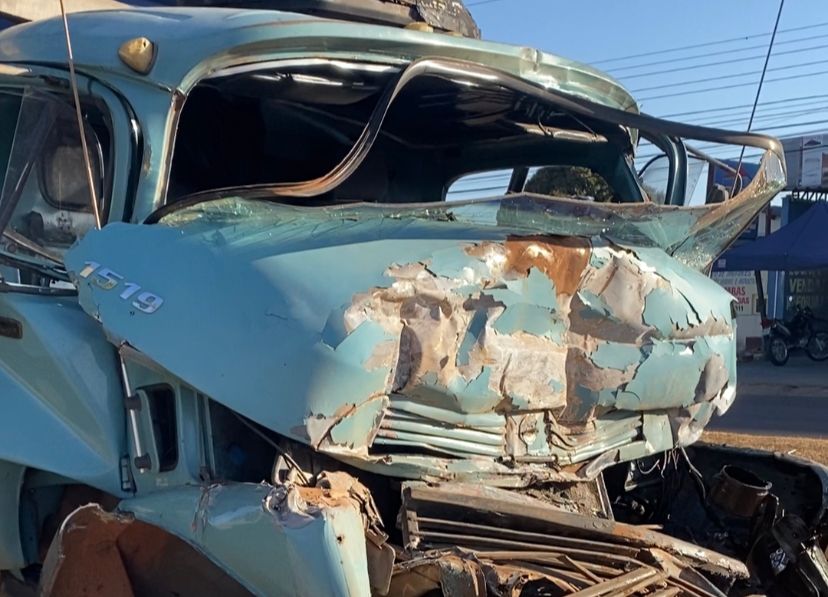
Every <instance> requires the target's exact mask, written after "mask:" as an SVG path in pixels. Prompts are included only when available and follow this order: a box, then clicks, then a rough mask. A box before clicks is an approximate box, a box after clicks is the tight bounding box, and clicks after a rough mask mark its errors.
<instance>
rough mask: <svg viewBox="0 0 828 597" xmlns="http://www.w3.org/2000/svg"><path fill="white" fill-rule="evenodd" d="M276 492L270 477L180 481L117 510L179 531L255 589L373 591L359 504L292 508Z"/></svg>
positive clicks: (309, 596) (278, 592)
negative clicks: (266, 480)
mask: <svg viewBox="0 0 828 597" xmlns="http://www.w3.org/2000/svg"><path fill="white" fill-rule="evenodd" d="M294 491H295V490H294ZM273 492H274V488H273V487H271V486H269V485H266V484H260V485H254V484H230V485H213V486H209V487H198V486H189V487H179V488H176V489H171V490H169V491H166V492H159V493H155V494H153V495H151V496H148V497H138V498H133V499H129V500H125V501H122V502H121V503H120V504H119V506H118V509H119V510H121V511H123V512H131V513H132V514H134V515H135V518H136V519H138V520H141V521H143V522H146V523H149V524H152V525H155V526H157V527H160V528H162V529H164V530H166V531H168V532H170V533H172V534H174V535H176V536H178V537H180V538H181V539H183V540H184V541H186V542H187V543H189V544H190V545H192V546H194V547H196V548H197V549H198V550H199V551H201V552H202V553H204V554H205V555H206V556H207V557H209V558H210V559H211V560H213V561H214V562H215V563H216V564H218V565H219V566H221V568H222V569H223V570H225V571H226V572H227V573H228V574H230V575H231V576H232V577H233V578H235V579H236V580H238V581H239V582H240V583H242V585H244V586H245V587H246V588H247V589H249V590H250V591H252V592H253V593H254V594H256V595H274V596H280V595H285V596H286V597H287V596H293V595H297V596H307V597H316V596H318V595H331V596H340V595H341V596H343V597H344V596H349V595H368V594H370V588H369V581H368V565H367V561H366V555H365V535H364V530H363V518H362V515H361V514H360V512H359V510H358V509H357V508H356V506H350V507H349V506H338V507H335V508H331V507H324V506H323V507H322V508H321V510H319V511H314V508H312V507H311V508H301V507H300V509H299V510H294V511H291V510H290V508H288V507H287V506H285V505H284V502H281V501H279V500H278V499H276V498H275V496H274V494H273ZM280 504H281V506H280V509H274V508H275V507H276V506H278V505H280ZM339 538H341V540H339Z"/></svg>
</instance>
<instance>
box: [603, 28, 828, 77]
mask: <svg viewBox="0 0 828 597" xmlns="http://www.w3.org/2000/svg"><path fill="white" fill-rule="evenodd" d="M826 37H828V34H825V33H823V34H820V35H809V36H808V37H798V38H796V39H788V40H785V41H780V42H778V43H777V44H776V45H777V46H781V45H788V44H793V43H799V42H801V41H812V40H815V39H825V38H826ZM764 47H766V46H765V45H764V44H762V45H756V46H747V47H744V48H728V49H727V50H720V51H717V52H706V53H704V54H693V55H692V56H681V57H678V58H670V59H668V60H657V61H655V62H645V63H642V64H633V65H629V66H621V67H618V68H615V69H612V70H610V71H609V73H610V74H611V75H613V76H617V77H623V76H624V75H620V74H619V73H620V71H622V70H633V69H637V68H644V67H646V66H658V65H660V64H674V63H676V62H686V61H687V60H696V59H699V58H709V57H710V56H721V55H722V54H733V53H734V52H747V51H748V50H756V49H759V48H764Z"/></svg>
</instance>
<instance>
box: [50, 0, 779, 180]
mask: <svg viewBox="0 0 828 597" xmlns="http://www.w3.org/2000/svg"><path fill="white" fill-rule="evenodd" d="M60 1H61V2H63V0H60ZM783 6H785V0H780V2H779V11H778V12H777V13H776V23H775V24H774V26H773V33H771V38H770V43H769V44H768V53H767V54H766V55H765V66H763V67H762V76H761V77H759V87H757V88H756V97H755V98H754V100H753V108H752V109H751V111H750V120H749V121H748V126H747V132H750V129H751V127H752V126H753V117H754V116H755V115H756V107H757V106H758V105H759V96H760V95H761V94H762V84H763V83H764V82H765V73H766V72H767V71H768V61H769V60H770V57H771V52H773V42H774V40H776V30H777V29H779V17H781V16H782V7H783ZM744 157H745V146H744V145H742V151H741V152H739V163H738V164H737V165H736V174H737V176H736V177H735V178H734V179H733V188H732V189H731V191H730V193H731V195H732V194H733V193H735V192H736V185H737V184H738V183H739V177H738V174H739V173H740V172H741V171H742V160H743V159H744Z"/></svg>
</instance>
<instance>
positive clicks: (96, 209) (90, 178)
mask: <svg viewBox="0 0 828 597" xmlns="http://www.w3.org/2000/svg"><path fill="white" fill-rule="evenodd" d="M59 2H60V14H61V15H62V16H63V33H64V36H65V37H66V56H67V59H68V63H69V82H70V84H71V86H72V95H73V96H74V100H75V116H77V119H78V132H79V133H80V140H81V148H82V149H83V164H84V166H85V167H86V182H87V184H88V185H89V197H90V199H91V200H92V213H93V214H94V215H95V226H96V227H97V228H98V229H99V230H100V228H101V211H100V206H99V205H98V193H97V191H95V176H94V175H93V174H92V162H91V161H90V159H89V149H88V147H87V144H86V131H85V129H84V127H83V114H82V113H81V105H80V94H79V93H78V79H77V76H76V75H75V57H74V55H73V54H72V38H71V36H70V35H69V20H68V19H67V18H66V8H65V7H64V6H63V0H59Z"/></svg>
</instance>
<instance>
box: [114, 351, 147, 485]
mask: <svg viewBox="0 0 828 597" xmlns="http://www.w3.org/2000/svg"><path fill="white" fill-rule="evenodd" d="M118 362H119V363H120V365H121V380H122V382H123V384H124V396H125V397H126V398H127V399H129V397H130V396H131V395H132V388H131V387H130V384H129V375H128V374H127V368H126V362H125V361H124V357H123V356H122V355H120V354H119V355H118ZM126 411H127V415H128V416H129V426H130V429H131V431H132V442H133V444H134V446H135V457H136V459H138V458H141V457H142V456H145V453H144V445H143V443H142V442H141V430H140V428H139V426H138V424H139V421H138V411H137V410H136V409H134V408H127V409H126ZM148 470H149V469H148V468H143V467H138V471H139V472H141V473H144V472H146V471H148Z"/></svg>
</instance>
